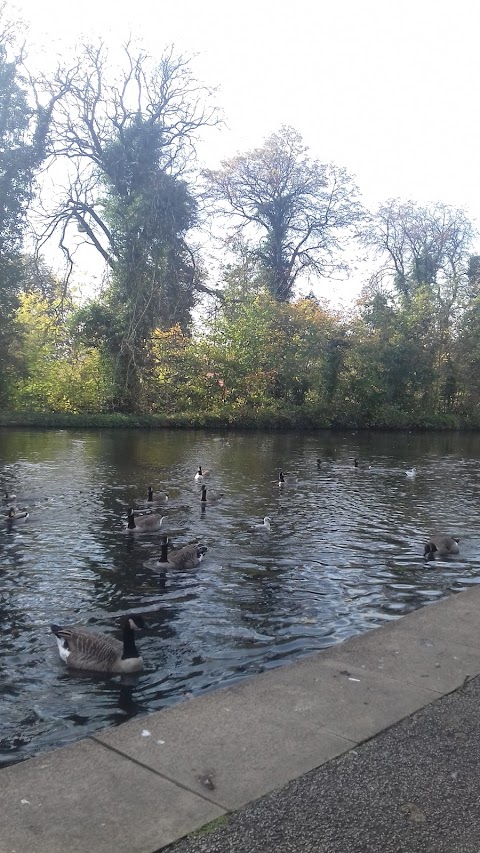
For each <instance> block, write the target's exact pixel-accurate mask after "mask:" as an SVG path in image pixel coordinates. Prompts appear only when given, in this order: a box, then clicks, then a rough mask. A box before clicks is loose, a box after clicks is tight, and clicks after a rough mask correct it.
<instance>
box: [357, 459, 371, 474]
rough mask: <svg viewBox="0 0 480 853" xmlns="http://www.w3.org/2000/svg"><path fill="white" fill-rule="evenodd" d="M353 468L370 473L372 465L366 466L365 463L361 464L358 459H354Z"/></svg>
mask: <svg viewBox="0 0 480 853" xmlns="http://www.w3.org/2000/svg"><path fill="white" fill-rule="evenodd" d="M353 467H354V468H360V469H361V470H364V469H365V470H366V471H368V470H369V469H370V468H371V467H372V466H371V465H365V464H364V463H363V462H359V461H358V459H354V460H353Z"/></svg>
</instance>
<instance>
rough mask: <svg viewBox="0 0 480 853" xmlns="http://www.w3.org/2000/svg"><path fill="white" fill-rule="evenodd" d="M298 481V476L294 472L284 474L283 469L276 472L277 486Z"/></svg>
mask: <svg viewBox="0 0 480 853" xmlns="http://www.w3.org/2000/svg"><path fill="white" fill-rule="evenodd" d="M297 482H298V477H296V476H295V474H284V473H283V471H279V474H278V485H279V486H288V485H294V484H295V483H297Z"/></svg>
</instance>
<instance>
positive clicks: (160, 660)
mask: <svg viewBox="0 0 480 853" xmlns="http://www.w3.org/2000/svg"><path fill="white" fill-rule="evenodd" d="M317 457H320V458H321V459H322V460H325V461H322V464H321V465H320V466H317V462H316V460H317ZM355 457H358V458H359V459H360V461H361V462H363V463H364V464H365V465H366V466H368V465H371V466H372V467H371V468H368V467H364V468H359V469H358V470H355V468H354V466H353V460H354V458H355ZM199 464H201V465H203V466H205V467H206V468H210V469H211V471H212V474H211V476H210V478H209V480H208V483H209V486H211V487H212V488H216V489H221V491H222V492H225V497H224V498H223V500H222V501H221V502H219V503H218V504H216V505H207V506H206V507H203V506H201V505H200V503H199V497H200V486H199V484H198V483H195V481H194V474H195V472H196V470H197V467H198V465H199ZM414 465H415V466H416V467H417V476H416V477H415V478H408V477H407V476H406V475H405V471H406V470H407V469H408V468H412V466H414ZM280 469H282V470H284V471H292V472H294V473H295V474H297V475H298V482H297V483H295V484H294V485H291V486H290V485H287V486H284V487H282V488H279V486H278V471H279V470H280ZM149 485H153V488H154V491H155V493H158V494H159V495H160V494H161V495H163V494H164V493H165V492H168V494H169V497H170V500H169V503H168V506H167V508H166V509H165V507H163V506H162V510H161V512H162V514H165V515H166V522H165V524H166V530H167V531H168V532H169V534H170V535H171V537H172V539H173V541H174V542H175V544H178V545H181V544H184V543H185V542H188V541H194V540H197V541H202V542H203V543H205V544H206V545H207V546H208V553H207V555H206V557H205V560H204V562H203V563H202V564H201V566H200V567H199V568H198V569H197V570H195V571H192V572H190V573H188V572H183V573H182V572H177V573H175V572H173V571H170V570H169V571H167V572H158V570H156V559H155V558H156V556H158V554H159V550H160V549H159V540H160V534H151V535H144V536H137V537H131V536H129V535H126V534H125V533H124V531H123V525H124V523H125V519H126V512H127V509H128V507H129V506H135V507H141V506H142V505H143V503H144V501H145V498H146V494H147V487H148V486H149ZM7 489H8V491H10V492H14V493H16V495H17V499H18V504H19V506H22V507H23V506H25V507H28V509H29V512H30V517H29V519H28V521H27V522H26V523H24V524H16V525H14V526H13V528H11V529H9V528H8V527H7V526H6V525H5V524H3V525H2V526H0V559H1V563H0V620H1V626H2V639H3V642H2V646H1V649H0V695H1V698H2V727H1V731H0V763H3V764H7V763H10V762H12V761H16V760H19V759H22V758H25V757H28V756H30V755H34V754H36V753H38V752H39V751H41V750H45V749H49V748H52V747H56V746H60V745H63V744H66V743H70V742H72V741H74V740H76V739H78V738H81V737H84V736H85V735H87V734H90V733H92V732H94V731H97V730H98V729H100V728H103V727H105V726H109V725H117V724H118V723H120V722H122V721H123V720H125V719H127V718H129V717H131V716H134V715H136V714H145V713H147V712H149V711H153V710H159V709H160V708H163V707H165V706H166V705H169V704H172V703H174V702H178V701H179V700H181V699H183V698H185V697H186V696H190V695H195V694H198V693H200V692H201V691H205V690H208V689H212V688H215V687H218V686H219V685H225V684H226V683H233V682H234V681H235V680H239V679H241V678H244V677H245V676H247V675H252V674H254V673H257V672H262V671H264V670H265V669H269V668H271V667H274V666H278V665H280V664H282V663H285V662H288V661H292V660H295V659H296V658H298V657H299V656H301V655H304V654H308V653H309V652H312V651H315V650H318V649H322V648H325V647H326V646H330V645H332V644H334V643H338V642H340V641H341V640H343V639H345V638H346V637H349V636H351V635H352V634H356V633H358V632H360V631H364V630H366V629H368V628H372V627H374V626H375V625H379V624H381V623H382V622H384V621H385V620H388V619H395V618H397V617H398V616H401V615H402V614H404V613H407V612H408V611H410V610H412V609H413V608H415V607H419V606H421V605H423V604H426V603H428V602H429V601H433V600H436V599H438V598H439V597H441V596H443V595H445V594H446V593H448V592H451V591H458V590H461V589H465V588H466V587H468V585H470V584H472V583H476V582H477V577H478V576H479V574H480V549H479V544H480V543H479V538H478V533H477V531H478V529H479V506H480V502H479V499H478V498H479V492H480V437H479V436H477V435H475V434H470V433H469V434H448V435H438V434H435V435H426V434H425V435H410V434H396V433H392V434H378V433H358V434H356V433H345V434H332V433H329V432H320V433H318V434H315V435H312V434H305V435H304V434H291V433H288V434H228V435H225V436H222V435H220V434H218V433H200V432H183V431H164V432H154V433H153V432H152V433H151V432H139V431H131V432H121V433H119V432H109V431H99V432H67V431H62V430H59V431H44V432H42V431H38V432H37V431H30V430H1V431H0V494H2V493H5V491H6V490H7ZM2 514H3V513H2ZM265 515H268V516H270V517H271V519H272V530H271V532H270V533H268V532H266V531H263V530H260V531H258V530H255V531H251V530H249V526H250V525H251V524H252V523H255V522H256V523H260V522H261V521H262V520H263V517H264V516H265ZM442 531H443V532H446V533H451V534H454V535H458V536H460V537H461V540H462V541H461V552H460V555H459V557H457V558H454V559H451V560H450V561H449V562H446V561H434V562H430V563H425V562H424V560H423V559H422V554H423V543H424V540H425V539H426V538H427V537H429V536H430V535H431V534H432V533H434V532H442ZM128 611H137V612H140V613H142V614H143V615H144V617H145V619H146V622H147V627H146V629H145V630H144V631H143V632H141V633H140V635H139V637H138V647H139V649H140V650H141V653H142V656H143V658H144V660H145V664H146V669H145V672H144V673H142V674H141V675H140V676H139V677H138V676H137V677H136V678H135V680H133V681H127V680H125V678H124V677H122V678H120V677H119V676H111V677H105V676H96V675H92V674H91V673H90V674H82V673H72V672H68V671H67V670H66V669H65V667H64V665H63V664H62V663H61V661H60V659H59V657H58V651H57V645H56V642H55V639H54V637H53V635H52V634H51V633H50V630H49V625H50V623H51V622H56V623H57V624H62V623H63V624H74V625H75V624H76V625H84V626H88V627H91V628H92V629H94V630H99V631H106V632H107V633H111V632H115V631H116V630H117V628H118V616H119V615H120V614H122V613H126V612H128Z"/></svg>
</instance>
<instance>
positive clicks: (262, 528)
mask: <svg viewBox="0 0 480 853" xmlns="http://www.w3.org/2000/svg"><path fill="white" fill-rule="evenodd" d="M271 529H272V519H271V518H270V516H269V515H266V516H265V517H264V519H263V523H262V524H252V526H251V527H250V530H254V531H255V532H256V533H270V531H271Z"/></svg>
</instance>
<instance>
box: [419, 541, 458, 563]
mask: <svg viewBox="0 0 480 853" xmlns="http://www.w3.org/2000/svg"><path fill="white" fill-rule="evenodd" d="M459 542H460V539H459V538H458V537H456V536H435V537H434V538H433V539H430V541H429V542H427V543H426V545H425V548H424V550H423V556H424V557H426V558H427V559H428V560H433V559H434V558H435V555H437V556H439V557H448V555H449V554H458V552H459V550H460V549H459V547H458V543H459Z"/></svg>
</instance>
